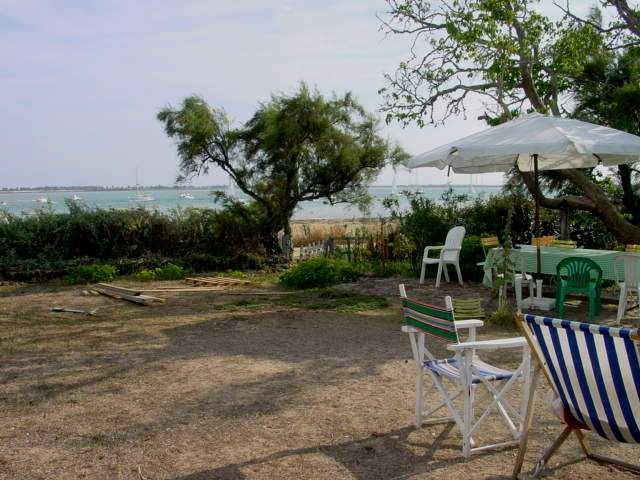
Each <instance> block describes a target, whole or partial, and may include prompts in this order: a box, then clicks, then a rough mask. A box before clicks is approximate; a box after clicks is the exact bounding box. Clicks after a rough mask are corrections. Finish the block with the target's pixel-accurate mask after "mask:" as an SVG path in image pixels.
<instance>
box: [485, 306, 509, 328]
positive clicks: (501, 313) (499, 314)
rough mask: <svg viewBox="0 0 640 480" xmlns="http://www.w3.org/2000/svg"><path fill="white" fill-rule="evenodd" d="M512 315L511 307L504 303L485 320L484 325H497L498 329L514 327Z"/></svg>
mask: <svg viewBox="0 0 640 480" xmlns="http://www.w3.org/2000/svg"><path fill="white" fill-rule="evenodd" d="M514 315H515V311H514V310H513V306H511V305H509V304H508V303H504V304H503V305H502V306H501V307H498V309H497V310H496V311H494V312H493V313H492V314H491V315H489V316H488V317H487V318H486V323H487V325H498V326H500V327H513V326H515V320H514Z"/></svg>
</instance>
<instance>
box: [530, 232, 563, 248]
mask: <svg viewBox="0 0 640 480" xmlns="http://www.w3.org/2000/svg"><path fill="white" fill-rule="evenodd" d="M556 238H557V237H556V236H555V235H546V236H544V237H533V238H532V239H531V245H533V246H534V247H537V246H538V245H539V246H541V247H547V246H549V245H551V242H553V241H554V240H555V239H556Z"/></svg>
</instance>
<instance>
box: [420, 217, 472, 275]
mask: <svg viewBox="0 0 640 480" xmlns="http://www.w3.org/2000/svg"><path fill="white" fill-rule="evenodd" d="M465 232H466V230H465V228H464V227H453V228H452V229H451V230H449V232H448V233H447V238H446V239H445V241H444V245H429V246H427V247H425V248H424V254H423V255H422V271H421V272H420V284H423V283H424V274H425V272H426V269H427V265H438V276H437V277H436V288H438V287H440V277H441V276H442V270H444V278H445V279H446V280H447V282H448V281H449V272H448V271H447V265H453V266H454V267H455V268H456V273H457V274H458V283H459V284H460V286H464V283H462V272H461V271H460V250H462V240H463V239H464V234H465ZM432 250H440V256H439V257H437V258H435V257H434V258H430V257H429V252H430V251H432Z"/></svg>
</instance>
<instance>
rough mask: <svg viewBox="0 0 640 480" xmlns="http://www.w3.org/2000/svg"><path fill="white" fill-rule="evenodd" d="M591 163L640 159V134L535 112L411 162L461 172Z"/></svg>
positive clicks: (571, 165)
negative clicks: (534, 162)
mask: <svg viewBox="0 0 640 480" xmlns="http://www.w3.org/2000/svg"><path fill="white" fill-rule="evenodd" d="M534 155H537V156H538V169H539V170H558V169H567V168H588V167H595V166H596V165H598V164H601V165H620V164H622V163H633V162H638V161H640V137H638V136H636V135H632V134H630V133H626V132H622V131H620V130H615V129H613V128H608V127H603V126H600V125H595V124H593V123H588V122H582V121H580V120H573V119H570V118H560V117H553V116H548V115H543V114H540V113H531V114H528V115H524V116H522V117H518V118H516V119H514V120H511V121H509V122H505V123H503V124H501V125H499V126H497V127H492V128H488V129H486V130H483V131H481V132H478V133H474V134H473V135H469V136H467V137H464V138H461V139H460V140H456V141H455V142H451V143H449V144H447V145H443V146H441V147H438V148H435V149H433V150H430V151H428V152H425V153H422V154H420V155H417V156H415V157H413V158H411V159H410V160H409V163H408V165H407V166H408V167H409V168H416V167H436V168H440V169H443V168H449V167H450V168H451V169H452V170H453V171H454V172H456V173H488V172H506V171H508V170H510V169H511V168H513V167H514V166H515V165H517V166H518V168H519V169H520V170H521V171H524V172H530V171H534V164H533V156H534Z"/></svg>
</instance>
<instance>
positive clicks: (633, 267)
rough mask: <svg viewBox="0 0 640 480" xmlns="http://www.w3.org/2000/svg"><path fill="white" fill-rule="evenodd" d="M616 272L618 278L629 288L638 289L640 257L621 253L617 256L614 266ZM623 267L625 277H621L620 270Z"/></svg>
mask: <svg viewBox="0 0 640 480" xmlns="http://www.w3.org/2000/svg"><path fill="white" fill-rule="evenodd" d="M613 265H614V268H615V270H616V278H617V279H618V280H619V281H624V283H625V284H626V286H627V287H631V288H636V287H637V286H638V283H640V278H639V277H640V255H636V254H633V253H620V254H618V255H616V260H615V263H614V264H613ZM620 267H622V271H623V275H622V276H621V275H620V270H619V268H620Z"/></svg>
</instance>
